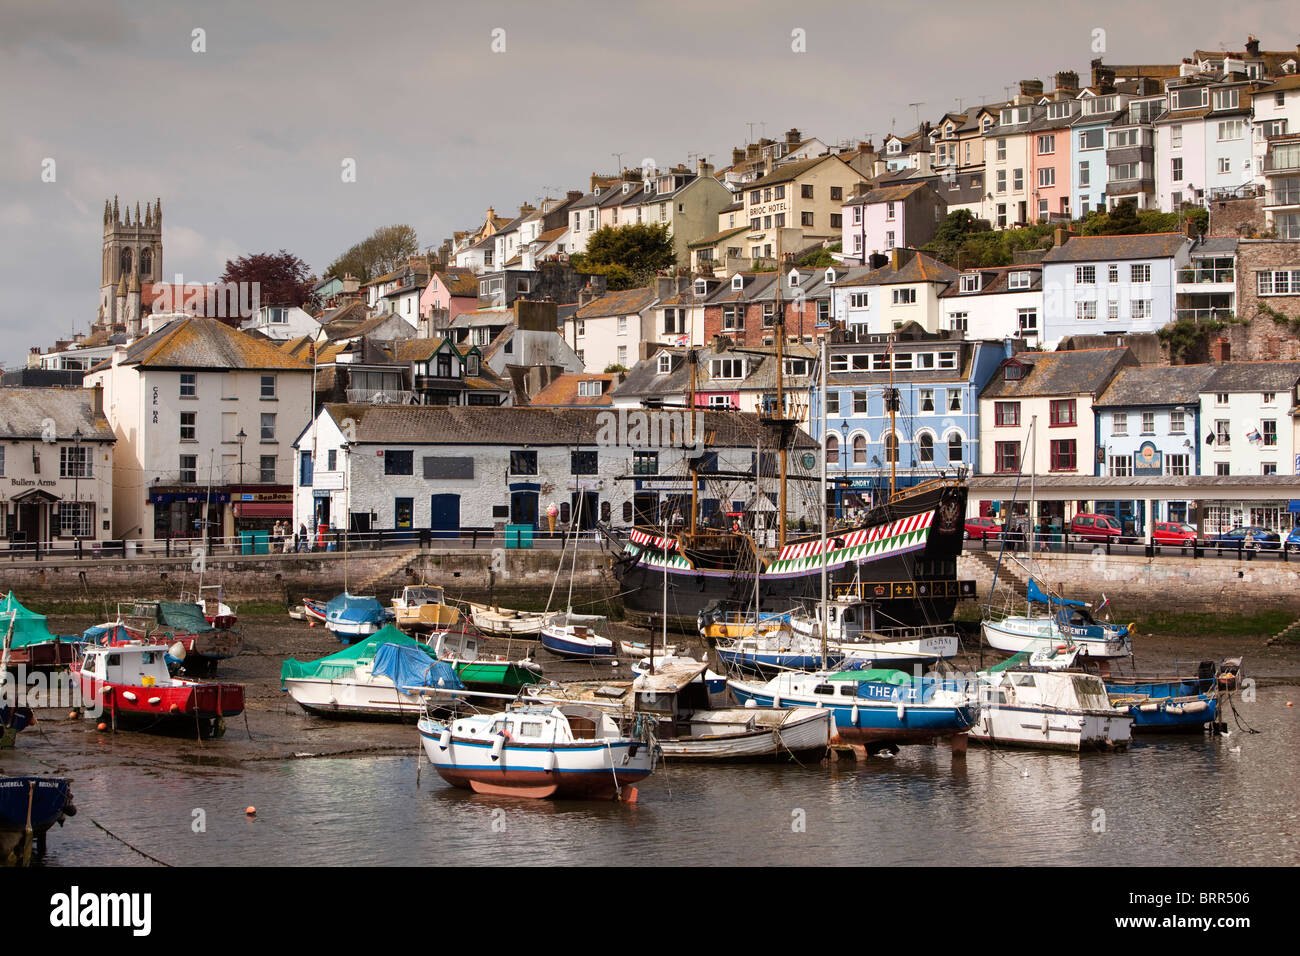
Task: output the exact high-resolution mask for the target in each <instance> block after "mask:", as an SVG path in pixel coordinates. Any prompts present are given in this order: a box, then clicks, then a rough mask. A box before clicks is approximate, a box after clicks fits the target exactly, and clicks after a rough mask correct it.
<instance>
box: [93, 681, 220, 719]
mask: <svg viewBox="0 0 1300 956" xmlns="http://www.w3.org/2000/svg"><path fill="white" fill-rule="evenodd" d="M78 680H79V682H80V686H81V695H82V700H83V701H84V702H85V705H86V707H87V713H88V714H89V710H90V708H92V707H95V706H96V705H97V706H98V709H99V719H101V720H108V721H113V722H115V723H116V724H117V725H118V726H122V727H136V728H144V729H148V728H151V727H154V726H158V727H164V726H167V725H178V726H185V727H189V726H192V725H193V723H194V722H195V721H199V722H207V723H212V722H215V721H218V720H221V719H224V718H226V717H236V716H238V715H239V714H242V713H243V712H244V688H243V686H242V685H240V684H216V683H212V684H209V683H198V682H194V681H182V682H180V683H179V685H173V686H150V687H145V686H137V685H133V684H115V683H110V682H106V681H101V680H99V679H97V678H94V677H89V676H87V675H86V674H84V673H78Z"/></svg>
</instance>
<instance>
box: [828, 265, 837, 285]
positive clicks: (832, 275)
mask: <svg viewBox="0 0 1300 956" xmlns="http://www.w3.org/2000/svg"><path fill="white" fill-rule="evenodd" d="M826 284H827V285H834V284H835V270H834V268H830V269H827V270H826Z"/></svg>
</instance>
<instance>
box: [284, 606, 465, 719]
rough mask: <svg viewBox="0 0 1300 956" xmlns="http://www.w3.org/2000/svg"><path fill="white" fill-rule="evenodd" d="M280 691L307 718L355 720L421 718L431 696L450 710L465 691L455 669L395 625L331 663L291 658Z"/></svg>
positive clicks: (331, 658) (335, 655)
mask: <svg viewBox="0 0 1300 956" xmlns="http://www.w3.org/2000/svg"><path fill="white" fill-rule="evenodd" d="M386 648H392V649H393V650H387V651H386V650H385V649H386ZM408 651H409V652H412V653H406V652H408ZM394 674H396V675H397V680H396V681H395V680H394ZM280 687H281V689H282V690H287V691H288V692H289V696H290V697H292V698H293V699H294V700H295V701H297V703H298V705H299V706H300V707H302V709H303V710H305V711H307V712H308V713H312V714H318V715H320V716H323V717H351V718H359V717H381V718H401V717H403V716H408V717H418V716H419V715H420V714H421V713H423V712H424V706H423V698H424V696H425V694H426V693H428V694H433V695H435V696H436V698H437V700H436V703H437V704H439V705H441V706H446V705H449V704H451V703H452V702H453V701H454V699H455V698H454V695H453V694H452V693H451V692H452V691H458V690H464V689H465V685H464V683H462V682H461V680H460V678H459V677H457V675H456V672H455V670H453V669H452V667H451V665H450V664H448V663H446V662H445V661H437V660H435V659H434V657H433V656H431V654H430V653H429V650H428V649H427V648H426V647H425V646H424V645H422V644H420V643H419V642H417V641H416V640H415V639H413V638H411V637H408V636H407V635H405V634H403V633H402V632H401V631H400V630H398V629H397V628H396V627H395V626H393V625H392V624H389V625H387V626H385V627H384V628H383V629H381V630H380V631H378V632H377V633H375V634H372V635H371V636H369V637H366V638H362V639H361V640H359V641H357V642H356V643H355V644H352V645H350V646H348V647H345V648H344V649H343V650H341V651H337V652H335V653H333V654H330V655H329V656H328V657H322V658H320V659H318V660H314V661H307V662H303V661H298V660H295V659H294V658H292V657H291V658H289V659H288V660H286V661H285V662H284V663H283V664H282V665H281V666H280ZM414 688H423V689H426V690H415V689H414Z"/></svg>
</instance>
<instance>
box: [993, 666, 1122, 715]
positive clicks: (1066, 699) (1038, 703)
mask: <svg viewBox="0 0 1300 956" xmlns="http://www.w3.org/2000/svg"><path fill="white" fill-rule="evenodd" d="M992 676H993V678H994V679H993V680H990V681H988V682H986V683H984V684H983V685H982V686H981V687H980V695H979V696H980V703H981V704H984V705H985V706H1005V707H1016V706H1022V707H1048V708H1051V709H1053V710H1062V711H1067V710H1110V709H1111V703H1110V696H1109V695H1108V694H1107V692H1106V685H1105V684H1104V683H1103V682H1102V679H1101V678H1100V677H1098V676H1096V675H1095V674H1085V673H1083V672H1081V671H1062V670H1037V669H1029V668H1013V669H1010V670H1006V671H1003V672H1002V673H1001V674H995V675H992ZM999 678H1000V679H999Z"/></svg>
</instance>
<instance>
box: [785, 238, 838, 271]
mask: <svg viewBox="0 0 1300 956" xmlns="http://www.w3.org/2000/svg"><path fill="white" fill-rule="evenodd" d="M841 248H843V243H839V242H835V243H832V244H831V245H829V246H827V247H826V248H824V249H812V250H810V251H808V252H805V253H804V254H803V255H802V256H800V257H799V258H798V260H796V262H795V265H797V266H799V267H801V268H804V269H827V268H829V267H830V266H833V265H835V264H836V259H835V257H834V256H832V255H831V253H832V252H839V251H840V249H841Z"/></svg>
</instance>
